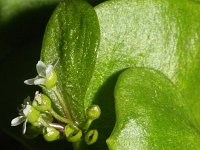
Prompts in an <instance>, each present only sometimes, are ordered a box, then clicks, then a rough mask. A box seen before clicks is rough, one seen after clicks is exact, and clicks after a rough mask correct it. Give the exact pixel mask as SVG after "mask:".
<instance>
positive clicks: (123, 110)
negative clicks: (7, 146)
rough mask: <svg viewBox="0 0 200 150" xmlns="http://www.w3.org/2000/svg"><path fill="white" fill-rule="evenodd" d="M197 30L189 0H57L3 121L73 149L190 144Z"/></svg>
mask: <svg viewBox="0 0 200 150" xmlns="http://www.w3.org/2000/svg"><path fill="white" fill-rule="evenodd" d="M199 37H200V4H199V2H198V1H190V0H179V1H170V0H165V1H163V0H151V1H148V0H145V1H140V0H110V1H107V2H103V3H101V4H99V5H97V6H95V7H93V6H91V5H90V4H89V3H88V2H86V1H82V0H63V1H61V2H59V4H58V6H57V7H56V9H55V10H54V12H53V14H52V15H51V17H50V19H49V22H48V24H47V26H46V30H45V33H44V38H43V44H42V48H41V49H42V50H41V55H40V60H38V63H37V65H36V71H37V75H33V76H32V77H34V78H31V77H30V78H31V79H28V80H25V81H24V83H25V84H28V85H37V86H39V87H40V88H41V92H38V91H37V92H36V93H35V96H34V97H33V98H32V100H28V101H27V100H26V101H25V102H24V104H23V105H22V109H20V111H19V116H18V117H16V118H14V119H13V120H12V121H11V125H12V126H17V125H20V124H21V123H23V134H25V135H26V131H27V132H29V134H31V133H32V134H34V135H35V136H34V137H35V138H37V137H36V136H37V135H43V138H44V139H45V140H46V141H48V142H52V141H57V140H63V141H66V142H71V143H72V144H73V147H74V149H77V150H78V149H82V150H83V149H87V150H88V149H110V150H124V149H125V150H133V149H139V150H143V149H199V148H200V134H199V130H200V127H199V126H200V115H199V106H200V92H199V91H200V84H199V81H200V71H199V69H200V56H199V54H200V53H199V51H200V42H199V41H200V38H199ZM27 88H28V87H27ZM28 99H30V98H28ZM28 127H29V128H28ZM33 129H34V130H33ZM32 130H33V131H34V132H33V131H32ZM33 140H34V139H33Z"/></svg>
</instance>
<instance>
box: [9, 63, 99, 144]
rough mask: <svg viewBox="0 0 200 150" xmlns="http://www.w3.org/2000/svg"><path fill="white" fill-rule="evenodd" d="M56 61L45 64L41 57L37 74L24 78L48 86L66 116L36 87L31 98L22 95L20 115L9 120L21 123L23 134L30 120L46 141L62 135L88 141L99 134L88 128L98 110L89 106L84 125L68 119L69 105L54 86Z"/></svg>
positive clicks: (37, 66)
mask: <svg viewBox="0 0 200 150" xmlns="http://www.w3.org/2000/svg"><path fill="white" fill-rule="evenodd" d="M56 64H58V60H56V61H54V62H53V63H52V64H50V65H45V64H44V63H43V62H42V61H41V60H40V61H38V63H37V65H36V70H37V73H38V75H37V76H36V77H35V78H33V79H28V80H25V81H24V83H25V84H28V85H38V86H40V87H42V88H43V89H48V90H49V91H52V93H54V94H55V97H56V98H57V101H58V103H60V106H61V107H62V108H63V111H64V112H65V116H61V115H59V114H58V113H57V112H56V111H55V110H54V108H53V107H52V101H51V98H50V97H48V96H47V95H45V94H43V93H40V92H38V91H36V93H35V96H34V99H33V101H32V102H31V100H30V97H28V98H26V99H25V102H24V104H22V109H21V110H20V111H19V116H18V117H16V118H14V119H13V120H12V121H11V126H17V125H20V124H21V123H23V134H25V133H26V125H27V123H29V124H30V125H32V126H33V127H35V128H37V129H38V131H39V132H40V133H41V134H43V137H44V139H45V140H46V141H48V142H51V141H54V140H58V139H63V138H62V137H65V138H66V139H67V141H69V142H77V141H79V140H81V138H82V137H83V135H84V136H85V138H84V139H85V142H86V143H87V144H88V145H91V144H93V143H95V142H96V140H97V138H98V131H97V130H90V131H88V130H89V127H90V125H91V123H92V122H93V121H94V120H95V119H97V118H99V116H100V114H101V110H100V108H99V106H97V105H92V106H91V107H90V108H88V110H87V112H86V115H87V120H86V121H85V122H86V123H85V125H84V127H82V128H80V127H79V126H77V123H76V122H74V120H72V119H71V117H68V116H70V114H69V111H68V107H67V106H66V105H65V103H64V99H63V97H62V95H61V94H60V93H59V91H58V90H57V88H56V84H57V74H56V72H55V70H54V68H55V67H56Z"/></svg>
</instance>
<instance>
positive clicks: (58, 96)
mask: <svg viewBox="0 0 200 150" xmlns="http://www.w3.org/2000/svg"><path fill="white" fill-rule="evenodd" d="M53 92H54V94H55V95H56V97H57V99H58V101H59V103H60V105H61V107H62V109H63V111H64V114H65V116H66V117H67V118H68V119H70V120H72V118H71V115H70V113H69V110H68V109H67V107H66V105H65V102H64V100H63V98H62V97H61V95H60V93H59V92H58V90H57V87H55V88H54V89H53Z"/></svg>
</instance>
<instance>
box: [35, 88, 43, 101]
mask: <svg viewBox="0 0 200 150" xmlns="http://www.w3.org/2000/svg"><path fill="white" fill-rule="evenodd" d="M35 100H36V101H37V102H38V103H39V104H42V98H41V94H40V93H39V91H36V92H35Z"/></svg>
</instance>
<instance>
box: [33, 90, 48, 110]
mask: <svg viewBox="0 0 200 150" xmlns="http://www.w3.org/2000/svg"><path fill="white" fill-rule="evenodd" d="M32 106H33V107H35V108H36V109H37V110H39V111H40V112H45V111H47V110H49V109H50V108H51V100H50V99H49V98H48V97H47V96H46V95H44V94H39V93H36V94H35V99H34V100H33V103H32Z"/></svg>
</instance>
